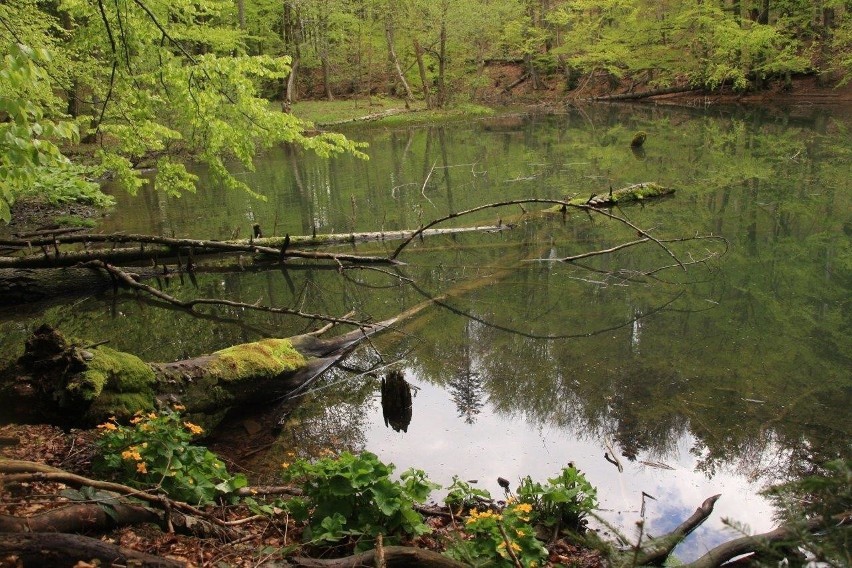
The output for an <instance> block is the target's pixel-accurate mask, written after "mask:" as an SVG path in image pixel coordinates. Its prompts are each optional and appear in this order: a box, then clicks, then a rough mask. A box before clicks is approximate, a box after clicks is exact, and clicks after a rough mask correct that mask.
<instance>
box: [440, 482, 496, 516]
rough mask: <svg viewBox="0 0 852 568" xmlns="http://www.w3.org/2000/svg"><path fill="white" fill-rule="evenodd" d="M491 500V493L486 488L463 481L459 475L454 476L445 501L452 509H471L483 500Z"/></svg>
mask: <svg viewBox="0 0 852 568" xmlns="http://www.w3.org/2000/svg"><path fill="white" fill-rule="evenodd" d="M489 500H491V493H489V492H488V491H487V490H486V489H478V488H476V487H473V486H472V485H471V484H470V483H468V482H466V481H462V480H461V479H459V476H457V475H454V476H453V482H452V484H451V485H450V486H449V487H447V496H446V497H444V503H446V505H447V506H448V507H449V508H451V509H459V508H461V509H469V508H471V507H474V506H476V505H478V504H479V503H481V502H483V501H489Z"/></svg>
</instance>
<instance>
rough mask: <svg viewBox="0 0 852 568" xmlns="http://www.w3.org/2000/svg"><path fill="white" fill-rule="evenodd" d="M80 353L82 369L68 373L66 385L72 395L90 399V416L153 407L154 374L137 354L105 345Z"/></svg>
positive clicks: (86, 399)
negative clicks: (70, 375) (83, 369)
mask: <svg viewBox="0 0 852 568" xmlns="http://www.w3.org/2000/svg"><path fill="white" fill-rule="evenodd" d="M80 354H81V355H82V356H83V357H84V358H85V359H87V361H86V370H85V371H83V372H81V373H78V374H77V375H75V376H74V377H72V378H71V379H70V380H69V381H68V384H67V386H66V389H67V390H68V391H69V393H71V394H72V395H73V396H74V398H76V399H78V400H80V399H82V400H84V401H90V402H91V403H92V405H91V406H90V407H89V409H88V411H87V412H86V414H87V415H89V416H90V417H91V418H92V419H94V420H100V419H102V418H103V417H105V416H113V415H115V416H122V417H127V416H131V415H132V414H133V413H134V412H136V411H137V410H152V409H153V408H154V384H155V383H156V382H157V377H156V375H155V374H154V371H153V369H151V367H150V366H149V365H148V364H147V363H145V362H144V361H142V360H141V359H140V358H139V357H136V356H135V355H131V354H130V353H124V352H122V351H116V350H115V349H110V348H109V347H99V348H97V349H93V350H92V351H90V352H89V351H81V352H80Z"/></svg>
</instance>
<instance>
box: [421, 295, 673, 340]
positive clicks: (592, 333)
mask: <svg viewBox="0 0 852 568" xmlns="http://www.w3.org/2000/svg"><path fill="white" fill-rule="evenodd" d="M412 286H413V287H414V289H415V290H417V292H418V293H420V295H421V296H423V297H424V298H427V299H428V300H430V301H432V302H433V303H434V304H435V305H438V306H441V307H442V308H446V309H447V310H449V311H451V312H452V313H454V314H456V315H460V316H463V317H466V318H468V319H470V320H473V321H475V322H478V323H481V324H482V325H484V326H487V327H491V328H494V329H498V330H500V331H505V332H507V333H511V334H513V335H519V336H521V337H528V338H530V339H547V340H553V339H579V338H583V337H594V336H595V335H600V334H602V333H607V332H610V331H615V330H616V329H620V328H622V327H625V326H628V325H632V324H633V323H634V322H637V321H639V320H642V319H645V318H647V317H649V316H651V315H654V314H656V313H657V312H660V311H662V310H664V309H665V308H667V307H668V306H670V305H671V304H673V303H674V302H676V301H677V300H678V299H679V298H680V297H681V296H683V294H684V291H683V290H681V291H680V292H678V293H677V294H676V295H675V296H674V298H672V299H671V300H669V301H667V302H665V303H664V304H662V305H661V306H658V307H656V308H654V309H653V310H651V311H649V312H648V313H646V314H641V315H638V316H636V317H634V318H631V319H629V320H626V321H624V322H622V323H619V324H617V325H614V326H612V327H607V328H604V329H598V330H595V331H590V332H587V333H567V334H560V335H553V334H548V335H542V334H537V333H529V332H526V331H521V330H519V329H515V328H511V327H507V326H504V325H500V324H497V323H493V322H489V321H486V320H484V319H482V318H480V317H479V316H475V315H473V314H472V313H470V312H467V311H464V310H461V309H459V308H455V307H453V306H451V305H450V304H448V303H447V302H446V301H444V300H442V299H441V297H440V296H432V295H431V294H430V293H429V292H427V291H426V290H424V289H422V288H421V287H419V286H418V285H417V284H412Z"/></svg>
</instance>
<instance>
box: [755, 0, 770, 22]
mask: <svg viewBox="0 0 852 568" xmlns="http://www.w3.org/2000/svg"><path fill="white" fill-rule="evenodd" d="M757 23H758V24H763V25H768V24H769V0H762V2H761V3H760V14H759V15H758V16H757Z"/></svg>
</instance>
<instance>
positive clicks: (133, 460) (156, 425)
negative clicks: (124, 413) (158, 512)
mask: <svg viewBox="0 0 852 568" xmlns="http://www.w3.org/2000/svg"><path fill="white" fill-rule="evenodd" d="M176 409H181V407H176ZM130 422H131V425H130V426H123V425H120V424H118V423H117V422H116V421H115V420H114V419H113V420H110V421H108V422H105V423H104V424H101V425H100V426H98V428H99V429H100V430H101V431H102V434H101V437H100V439H98V440H97V442H96V447H97V450H98V457H97V460H96V462H95V469H96V471H99V472H101V473H109V474H114V475H115V476H117V477H118V478H119V479H120V480H122V481H123V482H125V483H128V484H130V485H132V486H135V487H144V488H158V489H161V490H162V491H164V492H165V493H166V494H167V495H168V496H169V497H171V498H172V499H176V500H180V501H185V502H188V503H194V504H199V505H203V504H208V503H212V502H214V500H215V499H216V498H217V497H220V496H224V495H228V494H229V493H233V492H234V490H236V489H239V488H240V487H245V486H246V484H247V481H246V478H245V476H244V475H242V474H237V475H231V474H229V473H228V471H227V469H226V467H225V464H224V463H223V462H222V460H220V459H219V458H218V457H216V455H215V454H213V453H212V452H211V451H210V450H208V449H207V448H205V447H203V446H195V445H192V444H190V442H191V440H192V438H193V437H195V436H197V435H199V434H201V433H202V432H203V431H202V429H201V428H200V427H199V426H197V425H195V424H193V423H192V422H189V421H185V420H183V419H182V418H181V416H180V414H179V413H178V411H177V410H174V411H173V410H166V411H161V412H159V413H156V412H149V413H147V414H142V413H137V414H136V416H135V417H134V418H133V419H132V420H131V421H130Z"/></svg>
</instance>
